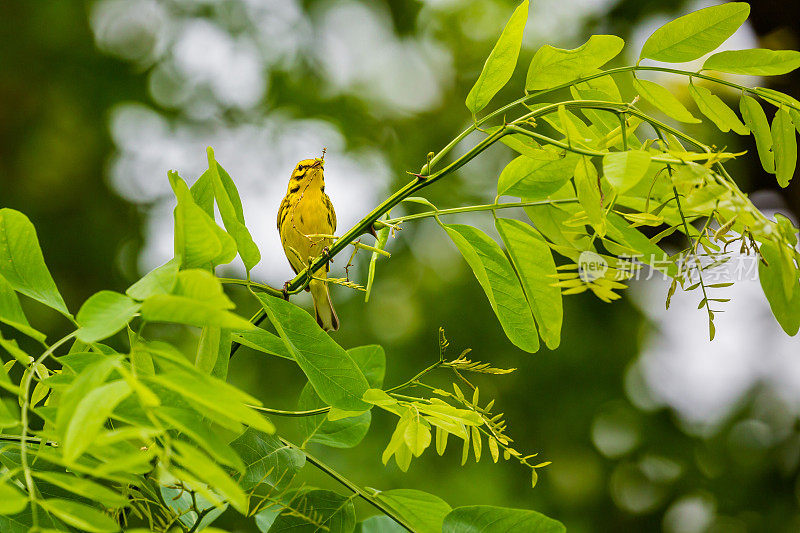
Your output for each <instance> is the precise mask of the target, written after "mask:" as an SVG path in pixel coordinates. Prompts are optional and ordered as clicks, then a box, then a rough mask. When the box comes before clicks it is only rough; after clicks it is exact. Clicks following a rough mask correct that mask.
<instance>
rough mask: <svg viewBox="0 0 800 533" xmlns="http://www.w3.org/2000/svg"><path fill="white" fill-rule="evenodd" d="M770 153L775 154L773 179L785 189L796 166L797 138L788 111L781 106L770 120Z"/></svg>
mask: <svg viewBox="0 0 800 533" xmlns="http://www.w3.org/2000/svg"><path fill="white" fill-rule="evenodd" d="M772 152H773V153H774V154H775V177H776V178H777V179H778V185H780V186H781V187H786V186H787V185H789V180H791V179H792V176H794V170H795V167H796V166H797V138H796V137H795V130H794V124H793V123H792V117H791V115H789V111H788V110H787V109H786V108H785V107H783V106H781V107H779V108H778V111H777V112H776V113H775V118H774V119H772Z"/></svg>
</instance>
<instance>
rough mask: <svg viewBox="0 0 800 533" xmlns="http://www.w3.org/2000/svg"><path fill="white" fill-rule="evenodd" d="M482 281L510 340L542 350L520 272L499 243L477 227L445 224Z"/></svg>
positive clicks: (524, 346)
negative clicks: (512, 264) (523, 289)
mask: <svg viewBox="0 0 800 533" xmlns="http://www.w3.org/2000/svg"><path fill="white" fill-rule="evenodd" d="M442 227H443V228H444V229H445V231H447V234H448V235H449V236H450V238H451V239H452V240H453V242H454V243H455V245H456V247H458V250H459V251H460V252H461V255H462V256H463V257H464V259H465V260H466V261H467V263H468V264H469V266H470V268H471V269H472V272H473V273H474V274H475V278H477V280H478V283H480V285H481V287H482V288H483V291H484V292H485V293H486V297H487V298H489V303H490V304H491V306H492V310H493V311H494V312H495V314H496V315H497V318H498V319H499V321H500V325H501V326H502V327H503V331H505V333H506V336H507V337H508V339H509V340H510V341H511V342H512V343H513V344H514V345H515V346H517V347H519V348H521V349H522V350H524V351H526V352H529V353H534V352H536V351H537V350H538V349H539V335H538V334H537V333H536V324H535V323H534V321H533V315H532V314H531V309H530V307H529V306H528V303H527V301H526V300H525V294H524V293H523V291H522V287H521V286H520V283H519V280H518V279H517V274H516V273H515V272H514V268H513V267H512V266H511V263H509V261H508V258H507V257H506V256H505V254H504V253H503V251H502V250H501V249H500V246H498V244H497V243H496V242H495V241H494V240H492V239H491V238H490V237H489V236H488V235H486V234H485V233H483V232H482V231H481V230H479V229H477V228H473V227H471V226H465V225H462V224H451V225H445V224H442Z"/></svg>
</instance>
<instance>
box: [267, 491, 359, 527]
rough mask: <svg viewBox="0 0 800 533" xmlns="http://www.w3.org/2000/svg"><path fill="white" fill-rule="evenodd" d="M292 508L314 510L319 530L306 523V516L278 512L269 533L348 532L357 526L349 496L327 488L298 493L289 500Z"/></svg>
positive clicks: (313, 525)
mask: <svg viewBox="0 0 800 533" xmlns="http://www.w3.org/2000/svg"><path fill="white" fill-rule="evenodd" d="M291 506H292V507H293V508H301V509H307V510H310V511H313V512H314V515H315V517H316V518H317V519H318V520H317V521H318V522H319V523H320V525H322V526H323V528H325V529H322V528H320V527H318V526H317V525H315V524H311V523H309V521H308V519H307V518H304V517H302V516H297V513H281V514H280V515H278V516H277V517H276V518H275V521H274V522H273V523H272V527H270V528H269V533H318V532H320V531H326V533H350V532H352V531H353V529H354V528H355V525H356V511H355V508H354V507H353V500H352V498H351V497H348V496H342V495H341V494H337V493H335V492H333V491H329V490H309V491H302V492H298V493H297V494H296V495H295V496H294V497H293V498H292V501H291Z"/></svg>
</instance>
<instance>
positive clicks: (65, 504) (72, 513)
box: [39, 498, 119, 533]
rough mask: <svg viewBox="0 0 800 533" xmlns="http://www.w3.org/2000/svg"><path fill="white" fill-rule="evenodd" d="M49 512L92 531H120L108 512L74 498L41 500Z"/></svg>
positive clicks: (103, 532)
mask: <svg viewBox="0 0 800 533" xmlns="http://www.w3.org/2000/svg"><path fill="white" fill-rule="evenodd" d="M39 505H41V506H42V507H43V508H44V509H45V510H46V511H47V512H48V513H52V514H53V515H55V516H56V517H58V518H60V519H61V520H63V521H64V522H66V523H67V524H69V525H71V526H73V527H76V528H78V529H79V530H81V531H89V532H90V533H112V532H115V531H119V526H118V525H117V522H116V521H115V520H114V519H113V518H111V517H110V516H109V515H107V514H106V513H104V512H102V511H100V510H98V509H95V508H94V507H89V506H88V505H84V504H82V503H79V502H76V501H73V500H63V499H61V498H50V499H47V500H39Z"/></svg>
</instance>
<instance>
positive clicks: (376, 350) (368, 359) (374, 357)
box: [347, 344, 386, 389]
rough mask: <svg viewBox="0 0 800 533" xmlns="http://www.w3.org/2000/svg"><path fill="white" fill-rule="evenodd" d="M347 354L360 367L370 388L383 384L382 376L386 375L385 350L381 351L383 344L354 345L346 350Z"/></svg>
mask: <svg viewBox="0 0 800 533" xmlns="http://www.w3.org/2000/svg"><path fill="white" fill-rule="evenodd" d="M347 355H349V356H350V357H352V358H353V361H355V362H356V364H357V365H358V368H360V369H361V372H362V373H363V374H364V377H365V378H367V383H368V384H369V386H370V388H374V389H375V388H380V387H382V386H383V378H384V376H385V375H386V352H384V351H383V346H380V345H378V344H367V345H364V346H356V347H355V348H350V349H349V350H347Z"/></svg>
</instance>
